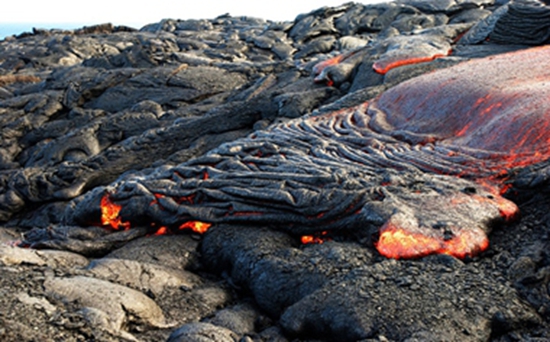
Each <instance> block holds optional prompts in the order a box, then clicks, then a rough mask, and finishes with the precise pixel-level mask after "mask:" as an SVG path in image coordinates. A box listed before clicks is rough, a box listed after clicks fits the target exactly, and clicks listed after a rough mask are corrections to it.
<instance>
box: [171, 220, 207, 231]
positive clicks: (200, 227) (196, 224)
mask: <svg viewBox="0 0 550 342" xmlns="http://www.w3.org/2000/svg"><path fill="white" fill-rule="evenodd" d="M211 226H212V224H211V223H206V222H201V221H187V222H184V223H183V224H182V225H181V226H180V227H179V229H180V230H184V229H191V230H192V231H194V232H195V233H199V234H204V233H206V231H207V230H208V228H210V227H211Z"/></svg>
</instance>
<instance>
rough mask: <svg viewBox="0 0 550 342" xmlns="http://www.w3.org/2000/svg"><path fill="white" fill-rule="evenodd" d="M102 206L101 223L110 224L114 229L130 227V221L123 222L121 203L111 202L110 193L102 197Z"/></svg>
mask: <svg viewBox="0 0 550 342" xmlns="http://www.w3.org/2000/svg"><path fill="white" fill-rule="evenodd" d="M100 208H101V224H102V225H103V226H110V227H111V228H113V229H116V230H118V229H121V228H123V229H125V230H126V229H129V228H130V222H122V219H121V218H120V216H119V214H120V210H121V209H122V206H121V205H118V204H115V203H113V202H111V199H110V197H109V194H105V195H104V196H103V197H102V198H101V202H100Z"/></svg>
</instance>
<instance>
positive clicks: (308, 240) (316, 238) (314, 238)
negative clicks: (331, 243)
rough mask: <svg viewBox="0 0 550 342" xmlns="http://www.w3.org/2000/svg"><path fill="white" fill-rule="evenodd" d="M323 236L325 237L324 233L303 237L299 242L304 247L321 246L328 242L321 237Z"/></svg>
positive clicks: (325, 233)
mask: <svg viewBox="0 0 550 342" xmlns="http://www.w3.org/2000/svg"><path fill="white" fill-rule="evenodd" d="M324 235H327V232H326V231H323V232H320V233H319V234H316V235H303V236H302V237H301V238H300V241H302V244H304V245H309V244H322V243H324V242H325V241H328V240H330V239H329V238H327V237H323V236H324Z"/></svg>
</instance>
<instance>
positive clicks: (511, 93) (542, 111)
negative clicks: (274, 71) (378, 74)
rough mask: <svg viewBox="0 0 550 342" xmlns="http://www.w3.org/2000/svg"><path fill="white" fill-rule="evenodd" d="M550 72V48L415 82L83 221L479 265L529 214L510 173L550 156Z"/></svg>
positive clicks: (77, 218) (246, 146)
mask: <svg viewBox="0 0 550 342" xmlns="http://www.w3.org/2000/svg"><path fill="white" fill-rule="evenodd" d="M549 59H550V47H539V48H532V49H527V50H522V51H519V52H514V53H508V54H502V55H497V56H492V57H487V58H483V59H477V60H472V61H469V62H465V63H462V64H459V65H457V66H454V67H451V68H447V69H444V70H441V71H437V72H433V73H429V74H426V75H423V76H421V77H418V78H414V79H411V80H409V81H407V82H403V83H401V84H400V85H398V86H396V87H394V88H392V89H390V90H388V91H386V92H385V93H383V94H382V95H381V96H379V97H378V98H376V99H374V100H373V101H371V102H370V103H365V104H363V105H360V106H357V107H355V108H349V109H344V110H341V111H337V112H335V113H332V114H329V115H323V116H311V117H307V118H302V119H297V120H293V121H290V122H287V123H283V124H278V125H274V126H272V127H270V128H269V129H267V130H264V131H258V132H256V133H254V134H252V135H250V136H248V137H246V138H243V139H240V140H237V141H234V142H231V143H226V144H224V145H222V146H220V147H219V148H217V149H215V150H213V151H211V152H210V153H208V154H207V155H205V156H202V157H199V158H197V159H194V160H192V161H190V162H187V163H184V164H181V165H178V166H176V167H172V168H168V169H165V168H161V169H157V170H155V171H154V172H153V173H151V174H149V175H147V176H133V177H127V178H126V179H123V180H122V181H119V182H116V183H115V184H113V185H112V186H109V187H108V188H107V189H104V188H97V189H95V190H94V191H92V192H91V193H90V194H89V195H87V196H85V197H84V198H83V199H81V200H80V201H79V202H78V203H77V204H76V208H75V210H74V213H73V217H72V218H71V219H72V220H73V221H74V222H75V223H78V224H81V225H89V224H91V223H94V222H96V223H99V222H100V221H99V218H100V216H101V215H100V203H103V207H105V204H106V203H107V202H108V204H109V205H110V206H115V207H116V211H115V213H114V215H113V213H111V214H110V215H111V218H110V219H109V220H107V221H103V222H102V223H103V224H104V225H111V226H112V227H113V228H116V229H119V228H126V227H128V226H134V225H143V223H144V222H150V223H152V224H153V225H154V226H155V227H162V229H163V230H165V229H169V230H177V229H180V228H188V227H190V225H193V224H194V223H195V222H196V221H198V222H199V223H201V224H206V225H207V226H209V225H210V224H215V223H247V222H255V223H262V224H268V225H270V226H273V227H275V228H277V229H282V230H285V231H287V232H289V233H291V234H294V235H315V234H318V235H319V234H326V233H323V232H325V231H335V230H340V231H343V232H350V231H363V232H368V234H374V235H375V236H376V235H377V233H378V234H379V237H376V238H375V240H374V243H375V245H376V247H377V249H378V251H379V252H380V253H381V254H383V255H385V256H387V257H392V258H409V257H419V256H425V255H429V254H433V253H445V254H451V255H454V256H457V257H465V256H471V255H475V254H477V253H478V252H480V251H483V250H484V249H486V248H487V246H488V239H487V233H488V232H489V230H490V228H491V227H492V226H493V225H494V224H495V223H496V222H498V221H503V220H509V219H512V218H514V217H515V216H516V215H517V211H518V209H517V207H516V206H515V204H514V203H512V202H510V201H509V200H507V199H505V198H503V197H501V195H500V194H501V193H503V192H505V191H506V189H507V186H506V185H505V182H506V181H509V177H510V176H511V175H512V173H513V172H512V170H514V169H515V168H519V167H524V166H527V165H530V164H533V163H537V162H540V161H543V160H546V159H548V158H549V157H550V148H549V146H550V136H549V135H548V133H547V131H548V125H549V124H550V101H548V99H549V95H550V87H549V86H548V82H549V81H550V69H549V68H548V65H547V61H548V60H549ZM318 71H319V70H318ZM113 222H114V223H113ZM190 222H191V223H190ZM203 230H204V229H203Z"/></svg>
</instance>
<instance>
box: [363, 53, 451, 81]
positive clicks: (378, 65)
mask: <svg viewBox="0 0 550 342" xmlns="http://www.w3.org/2000/svg"><path fill="white" fill-rule="evenodd" d="M449 53H450V51H449ZM447 55H448V54H435V55H433V56H425V57H417V58H407V59H398V60H392V61H377V62H375V63H374V64H373V65H372V68H373V69H374V71H376V72H377V73H379V74H381V75H385V74H386V73H387V72H388V71H390V70H391V69H395V68H397V67H400V66H404V65H410V64H418V63H425V62H431V61H433V60H434V59H436V58H441V57H445V56H447Z"/></svg>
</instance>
